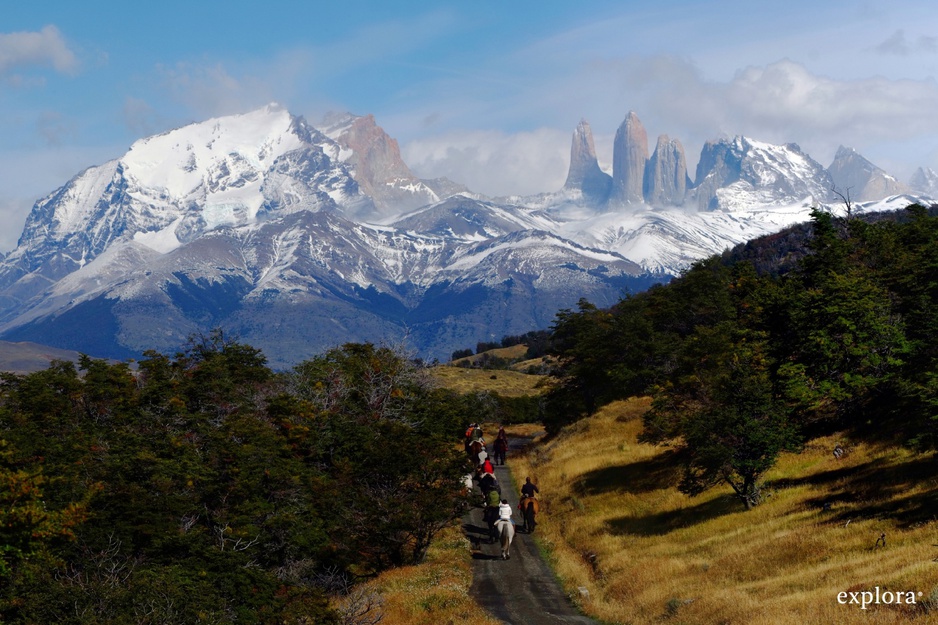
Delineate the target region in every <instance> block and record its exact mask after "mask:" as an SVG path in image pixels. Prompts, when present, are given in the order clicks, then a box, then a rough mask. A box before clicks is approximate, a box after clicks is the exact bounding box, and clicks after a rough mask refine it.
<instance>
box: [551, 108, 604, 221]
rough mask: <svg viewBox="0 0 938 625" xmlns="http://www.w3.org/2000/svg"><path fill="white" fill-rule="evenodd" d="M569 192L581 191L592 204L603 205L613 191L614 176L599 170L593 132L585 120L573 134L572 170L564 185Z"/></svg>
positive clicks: (571, 150) (581, 121) (571, 149)
mask: <svg viewBox="0 0 938 625" xmlns="http://www.w3.org/2000/svg"><path fill="white" fill-rule="evenodd" d="M563 187H564V189H565V190H567V191H580V192H581V193H582V194H583V196H584V198H585V199H587V200H588V201H590V202H594V203H597V204H598V203H603V202H605V201H606V200H607V199H608V198H609V193H610V192H611V191H612V176H610V175H609V174H607V173H606V172H604V171H603V170H602V169H600V168H599V161H598V160H597V158H596V146H595V144H594V143H593V131H592V130H591V129H590V125H589V123H588V122H587V121H586V120H585V119H583V120H580V123H579V124H578V125H577V127H576V130H575V131H574V132H573V142H572V144H571V146H570V170H569V171H568V172H567V181H566V182H565V183H564V185H563Z"/></svg>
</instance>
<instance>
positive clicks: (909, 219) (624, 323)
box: [545, 205, 938, 508]
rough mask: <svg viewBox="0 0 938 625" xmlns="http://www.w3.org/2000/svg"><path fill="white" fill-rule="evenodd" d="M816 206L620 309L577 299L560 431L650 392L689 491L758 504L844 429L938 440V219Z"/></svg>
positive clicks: (553, 410) (564, 360)
mask: <svg viewBox="0 0 938 625" xmlns="http://www.w3.org/2000/svg"><path fill="white" fill-rule="evenodd" d="M848 208H849V206H848ZM932 212H933V211H932ZM812 217H813V220H812V223H811V224H810V226H811V227H810V230H809V231H807V230H804V229H802V231H801V232H799V230H797V229H796V230H792V231H789V232H787V233H783V234H782V235H777V236H775V237H773V240H774V242H775V244H774V245H773V243H772V242H771V241H770V242H768V243H766V242H762V243H761V244H760V243H758V242H757V243H754V244H750V245H747V246H744V247H742V248H740V249H738V250H736V251H735V252H734V253H731V254H727V255H726V256H725V257H723V258H721V257H712V258H710V259H707V260H704V261H701V262H699V263H697V264H696V265H694V266H693V268H691V269H690V270H688V271H687V272H686V273H685V274H684V275H683V276H681V277H680V278H679V279H677V280H675V281H673V282H672V283H670V284H668V285H665V286H658V287H654V288H652V289H650V290H648V291H647V292H643V293H640V294H637V295H633V296H630V297H627V298H626V299H624V300H622V301H621V302H620V303H618V304H617V305H616V306H613V307H612V308H610V309H598V308H597V307H595V306H593V305H591V304H590V303H589V302H586V301H581V302H580V305H579V308H578V310H576V311H572V310H565V311H562V312H561V313H560V314H559V315H558V317H557V321H556V323H555V326H554V332H553V336H552V340H553V345H554V350H555V352H556V355H557V356H558V358H559V365H558V367H557V369H556V371H555V375H556V376H557V378H558V385H557V386H556V387H555V388H554V389H553V390H552V392H551V393H550V394H549V396H548V401H547V410H546V414H545V419H546V425H547V427H548V430H549V431H552V432H557V431H559V429H560V428H561V427H562V426H564V425H565V424H567V423H570V422H572V421H574V420H576V419H578V418H581V417H583V416H585V415H588V414H592V413H594V412H595V411H596V410H597V409H598V408H599V407H601V406H603V405H605V404H608V403H610V402H612V401H614V400H617V399H621V398H626V397H630V396H635V395H642V394H650V395H652V397H653V404H652V409H651V410H650V411H649V412H648V413H647V415H646V416H645V418H644V429H643V433H642V439H643V440H645V441H648V442H658V443H664V442H667V443H670V444H673V445H675V446H677V448H678V453H677V454H676V456H675V458H677V459H678V461H679V462H680V463H681V465H682V466H683V472H682V478H681V489H682V490H683V491H684V492H686V493H689V494H694V493H699V492H702V491H703V490H705V489H707V488H710V487H711V486H714V485H716V484H719V483H723V484H728V485H730V486H731V487H732V488H733V490H734V491H735V493H736V495H737V496H738V498H739V501H740V502H741V504H743V505H745V507H747V508H750V507H752V506H754V505H756V504H758V503H759V502H760V500H761V490H760V484H761V481H762V478H763V476H764V475H765V472H766V471H767V470H768V469H769V468H771V467H772V465H773V464H774V463H775V461H776V459H777V458H778V455H779V454H780V453H782V452H783V451H794V450H797V449H799V448H800V447H801V446H802V445H803V444H804V443H805V442H806V441H807V440H810V439H812V438H814V437H817V436H822V435H824V434H826V433H829V432H833V431H849V432H851V433H852V435H854V436H856V437H859V438H861V439H868V440H876V441H889V442H896V443H900V444H902V445H908V446H911V447H913V448H918V449H931V448H934V447H935V446H936V445H938V217H936V216H934V214H930V212H929V211H928V210H927V209H925V208H923V207H921V206H917V205H913V206H910V207H908V208H907V209H906V210H905V211H904V213H903V214H902V215H900V216H899V218H892V219H875V220H863V219H858V218H856V217H854V216H852V215H851V214H850V212H849V210H847V211H845V214H843V215H834V214H831V213H827V212H821V211H815V212H814V213H813V215H812ZM779 243H781V244H779Z"/></svg>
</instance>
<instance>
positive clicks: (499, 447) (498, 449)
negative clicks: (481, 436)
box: [495, 438, 508, 464]
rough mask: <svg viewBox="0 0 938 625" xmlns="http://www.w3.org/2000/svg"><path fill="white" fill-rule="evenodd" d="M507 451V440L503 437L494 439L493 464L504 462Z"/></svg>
mask: <svg viewBox="0 0 938 625" xmlns="http://www.w3.org/2000/svg"><path fill="white" fill-rule="evenodd" d="M507 453H508V440H507V439H504V438H496V439H495V464H505V456H506V454H507Z"/></svg>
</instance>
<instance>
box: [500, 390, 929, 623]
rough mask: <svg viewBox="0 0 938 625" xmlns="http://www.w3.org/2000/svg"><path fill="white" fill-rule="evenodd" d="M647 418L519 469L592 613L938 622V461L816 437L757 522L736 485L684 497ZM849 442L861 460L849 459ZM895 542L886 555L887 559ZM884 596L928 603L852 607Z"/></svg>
mask: <svg viewBox="0 0 938 625" xmlns="http://www.w3.org/2000/svg"><path fill="white" fill-rule="evenodd" d="M647 407H648V401H647V400H631V401H628V402H619V403H616V404H613V405H611V406H609V407H607V408H606V409H604V410H603V411H602V412H601V413H600V414H598V415H596V416H595V417H592V418H590V419H587V420H585V421H582V422H580V423H578V424H575V425H573V426H571V427H570V428H568V429H567V430H565V431H564V432H563V433H562V434H561V435H560V436H558V437H557V438H555V439H554V440H551V441H548V442H546V443H542V444H538V445H535V446H534V447H533V448H532V449H531V451H530V452H529V454H528V456H527V457H525V458H516V459H512V465H513V472H514V475H515V476H523V475H532V476H534V477H535V479H536V480H537V481H538V483H539V485H540V488H541V492H542V502H543V508H544V509H545V513H544V514H543V516H542V518H541V524H540V525H539V526H538V534H539V537H540V540H541V541H542V543H543V545H544V546H545V547H546V548H547V549H548V551H549V552H550V553H551V557H552V560H553V564H554V567H555V570H556V571H557V573H558V574H559V576H560V577H561V579H562V580H563V581H564V583H565V585H566V586H567V588H568V590H570V591H575V590H576V587H579V586H582V587H586V588H587V589H588V590H589V599H588V600H587V604H586V606H585V609H586V611H587V612H588V613H589V614H591V615H593V616H595V617H597V618H600V619H602V620H604V621H608V622H612V623H651V622H673V623H701V624H704V623H707V624H709V623H753V624H762V623H765V624H768V623H793V624H794V623H798V624H799V625H801V624H804V623H900V622H909V619H911V618H914V622H917V623H938V606H936V609H935V610H934V611H931V612H928V611H926V610H925V609H924V608H925V604H927V603H929V596H930V595H931V596H932V597H933V599H938V592H935V591H934V589H936V585H938V563H936V562H935V561H934V560H935V559H936V556H938V544H936V543H938V536H936V529H938V524H936V522H935V521H936V518H938V500H936V495H938V463H936V461H935V460H936V459H935V457H934V455H924V456H921V455H915V454H912V453H910V452H908V451H906V450H903V449H897V448H895V447H888V446H883V447H879V448H877V447H874V446H870V445H866V444H857V445H854V446H851V445H850V443H849V441H845V440H843V439H841V438H834V437H831V438H827V439H820V440H816V441H813V442H812V443H811V444H810V445H809V446H808V448H807V449H806V450H805V451H804V452H803V453H801V454H798V455H786V456H784V457H783V458H782V459H781V461H780V462H779V464H778V466H777V467H776V469H775V470H773V471H772V472H771V474H770V475H769V476H768V482H769V489H768V490H769V492H770V493H771V495H770V497H769V498H768V500H767V501H766V503H764V504H762V505H760V506H759V507H757V508H756V509H754V510H753V511H751V512H746V511H745V510H743V508H742V506H741V504H739V503H737V502H736V501H735V500H734V499H733V498H732V497H731V496H730V492H731V491H730V489H729V487H722V486H721V487H718V488H715V489H713V490H711V491H709V492H707V493H704V494H703V495H701V496H699V497H696V498H689V497H687V496H685V495H682V494H681V493H679V492H678V491H677V490H676V488H675V487H674V486H673V485H674V484H675V483H676V482H677V480H678V479H679V477H680V471H679V469H676V468H675V466H676V465H675V463H674V462H673V458H669V456H670V452H669V451H668V450H667V449H664V448H660V447H654V446H650V445H645V444H640V443H638V442H637V435H638V433H639V432H640V430H641V415H642V413H643V412H644V411H645V410H646V409H647ZM838 443H841V444H846V445H847V449H848V451H849V453H848V454H847V455H846V456H845V457H843V458H841V459H839V460H837V459H835V458H834V457H833V455H832V454H831V450H832V449H833V448H834V446H835V445H837V444H838ZM825 502H827V503H830V509H829V510H824V509H823V504H824V503H825ZM883 533H885V534H886V541H887V546H886V547H885V548H883V547H876V546H875V544H876V541H877V538H879V537H880V535H881V534H883ZM876 586H879V587H880V589H881V590H887V589H888V590H891V591H900V590H901V591H903V592H905V591H913V592H916V593H919V592H921V593H922V595H921V596H918V595H917V594H916V601H917V603H918V605H917V606H908V607H907V606H902V607H901V608H897V607H894V606H878V607H877V606H872V607H869V608H868V609H867V610H865V611H861V610H860V609H859V607H860V606H858V605H840V604H838V602H837V595H838V593H840V592H849V591H854V592H857V591H865V590H874V589H875V587H876ZM933 592H935V594H933ZM571 594H576V593H574V592H571ZM903 596H905V595H903ZM935 603H938V602H935Z"/></svg>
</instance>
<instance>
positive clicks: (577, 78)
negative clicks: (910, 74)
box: [379, 55, 938, 194]
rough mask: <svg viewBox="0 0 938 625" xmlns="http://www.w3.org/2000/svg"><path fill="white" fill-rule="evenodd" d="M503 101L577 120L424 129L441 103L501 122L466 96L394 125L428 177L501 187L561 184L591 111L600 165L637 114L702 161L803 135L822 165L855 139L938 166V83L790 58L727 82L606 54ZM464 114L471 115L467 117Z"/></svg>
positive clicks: (886, 153) (489, 189) (877, 151)
mask: <svg viewBox="0 0 938 625" xmlns="http://www.w3.org/2000/svg"><path fill="white" fill-rule="evenodd" d="M460 92H461V93H470V92H471V89H468V88H464V89H461V90H460ZM501 104H502V111H503V113H504V114H505V116H506V117H516V116H519V115H522V114H524V113H527V114H528V115H529V116H530V117H531V118H532V119H544V118H545V116H551V115H552V116H553V117H552V119H553V120H555V121H556V120H559V119H563V120H569V121H564V123H569V127H568V128H562V129H556V130H547V129H543V130H538V131H534V132H519V133H515V134H511V133H508V132H503V131H495V130H490V131H476V132H468V131H467V132H459V131H454V130H448V129H446V128H442V129H437V132H439V133H440V134H438V135H435V136H434V135H432V134H431V133H433V131H434V126H433V125H431V126H423V127H421V124H422V122H424V121H425V120H426V119H427V118H428V116H430V115H432V112H435V111H443V115H441V116H437V118H439V117H442V118H444V119H446V120H447V121H448V122H449V123H450V124H454V123H459V122H461V123H463V124H466V123H468V122H469V120H471V119H473V118H474V117H475V116H477V117H480V118H484V119H486V120H487V121H488V123H490V124H493V123H494V122H495V120H493V118H492V116H491V112H492V111H491V104H490V103H489V102H487V101H485V100H484V99H481V98H480V99H479V100H478V101H473V100H470V99H466V98H464V99H462V101H461V102H459V103H458V105H455V106H454V107H450V106H448V103H447V102H446V101H437V102H427V103H424V105H423V108H420V109H417V110H414V111H411V112H410V113H409V115H408V114H402V115H401V116H400V117H399V118H398V119H396V120H394V122H393V123H392V134H394V133H393V128H394V127H399V128H407V129H408V130H410V132H412V133H413V138H411V139H409V140H406V141H405V142H404V143H405V149H404V154H405V159H406V160H407V162H408V164H409V165H411V166H412V167H413V168H414V169H415V170H416V171H418V172H419V173H420V175H423V176H427V177H430V176H435V175H446V176H448V177H450V178H452V179H454V180H457V181H459V182H463V183H466V184H468V185H469V186H470V188H473V189H474V190H478V191H480V192H484V193H497V194H511V193H519V194H527V193H532V192H540V191H551V190H556V189H557V188H559V186H560V185H562V184H563V180H564V177H565V175H566V167H567V164H568V161H569V146H570V134H571V133H572V131H573V128H574V127H575V124H576V122H577V121H578V120H579V118H580V117H585V118H586V119H587V120H588V121H589V122H590V124H591V125H592V128H593V132H594V133H596V144H597V151H598V155H599V159H600V162H601V163H603V162H605V163H608V162H611V156H612V154H611V142H610V141H608V140H607V138H610V137H611V135H613V134H614V133H615V129H616V128H617V127H618V125H619V124H620V123H621V122H622V120H623V119H624V117H625V115H626V113H627V112H628V111H629V110H634V111H635V112H636V113H637V114H638V116H639V118H640V119H641V120H642V122H643V124H644V125H645V128H646V129H647V130H648V133H649V143H650V146H649V147H650V148H653V147H654V143H655V138H656V137H657V135H659V134H667V135H669V136H670V137H671V138H674V139H678V140H680V141H681V142H682V143H683V145H684V147H685V150H686V151H687V158H688V164H689V166H690V167H691V168H692V169H693V167H694V166H695V164H696V161H697V156H698V155H699V153H700V149H701V147H702V145H703V143H704V142H706V141H707V140H710V139H715V138H719V137H721V136H733V135H746V136H749V137H752V138H754V139H759V140H763V141H769V142H773V143H789V142H794V143H798V144H799V145H800V146H801V147H802V149H804V150H805V151H806V152H807V153H808V154H810V155H811V156H813V157H814V158H815V159H816V160H818V161H819V162H820V163H821V164H822V165H827V164H829V162H830V159H831V158H832V157H833V155H834V152H835V151H836V149H837V147H838V146H839V145H841V144H843V145H847V146H849V147H853V148H855V149H857V150H859V151H860V152H861V153H863V154H864V156H866V157H867V158H869V159H870V160H872V161H873V162H876V163H877V164H879V163H882V165H881V166H885V165H886V164H887V163H895V162H897V161H901V160H905V161H906V162H907V163H909V164H908V165H906V169H907V170H908V171H894V172H892V173H895V174H896V175H899V176H900V177H902V176H904V175H905V174H907V173H910V172H911V169H914V166H917V165H929V164H931V165H932V166H934V163H933V159H934V153H935V151H934V148H933V147H932V148H930V149H929V148H927V147H922V146H927V145H929V143H930V145H931V146H934V145H938V116H936V115H935V113H934V112H935V111H936V110H938V83H936V81H935V80H933V79H926V80H911V79H888V78H884V77H879V76H877V77H871V78H864V79H852V80H844V79H841V80H838V79H834V78H830V77H827V76H821V75H817V74H814V73H812V72H811V71H809V70H808V68H807V67H805V66H804V65H802V64H800V63H795V62H793V61H789V60H782V61H778V62H776V63H771V64H767V65H764V66H751V67H747V68H744V69H741V70H739V71H738V72H737V73H736V74H735V76H733V77H732V78H730V79H728V80H723V81H714V80H706V79H704V78H703V75H702V73H701V72H700V71H699V70H698V69H697V68H696V67H695V66H694V64H693V63H692V62H691V61H689V60H687V59H682V58H676V57H671V56H664V55H659V56H654V57H642V56H633V57H630V58H625V59H617V60H606V61H595V62H591V63H587V64H584V65H581V66H580V67H578V68H577V71H575V72H572V73H568V74H566V75H564V76H556V77H554V78H552V79H551V80H547V81H542V82H538V83H537V84H535V85H532V86H529V87H525V88H521V89H519V90H518V91H517V92H515V93H511V94H508V95H507V100H506V101H503V102H502V103H501ZM454 110H456V111H458V113H459V114H458V116H456V117H455V118H454V117H453V116H452V115H451V114H452V112H453V111H454ZM448 116H449V117H448ZM435 119H436V118H435ZM379 123H381V120H380V119H379ZM910 148H913V149H912V150H910ZM902 150H905V151H906V152H905V153H904V154H903V155H902V156H904V157H905V158H904V159H903V158H900V151H902ZM691 175H692V176H693V171H691Z"/></svg>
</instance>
